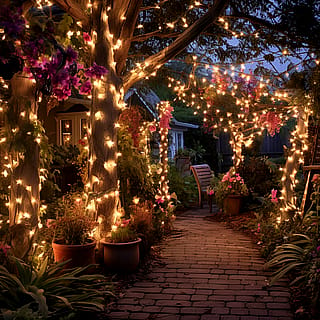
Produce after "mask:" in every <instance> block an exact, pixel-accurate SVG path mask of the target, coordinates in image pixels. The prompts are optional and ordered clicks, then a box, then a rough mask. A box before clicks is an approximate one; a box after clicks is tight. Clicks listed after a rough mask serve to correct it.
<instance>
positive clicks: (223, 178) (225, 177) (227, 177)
mask: <svg viewBox="0 0 320 320" xmlns="http://www.w3.org/2000/svg"><path fill="white" fill-rule="evenodd" d="M229 178H230V173H229V172H227V173H226V174H225V175H224V176H223V177H222V180H221V181H222V182H224V181H227V180H229Z"/></svg>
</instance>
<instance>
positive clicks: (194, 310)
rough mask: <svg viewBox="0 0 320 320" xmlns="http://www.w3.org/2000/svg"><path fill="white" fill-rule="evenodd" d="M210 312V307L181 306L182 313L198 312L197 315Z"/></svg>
mask: <svg viewBox="0 0 320 320" xmlns="http://www.w3.org/2000/svg"><path fill="white" fill-rule="evenodd" d="M208 312H210V308H195V307H191V308H188V307H187V308H180V313H181V314H197V315H201V314H204V313H208Z"/></svg>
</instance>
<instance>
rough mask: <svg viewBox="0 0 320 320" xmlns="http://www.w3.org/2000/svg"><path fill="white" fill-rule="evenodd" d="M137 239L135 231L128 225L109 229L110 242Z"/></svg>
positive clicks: (125, 241)
mask: <svg viewBox="0 0 320 320" xmlns="http://www.w3.org/2000/svg"><path fill="white" fill-rule="evenodd" d="M136 240H137V233H136V232H135V231H134V230H132V229H131V228H130V226H125V227H121V226H119V227H118V228H117V230H115V231H111V237H110V242H112V243H127V242H132V241H136Z"/></svg>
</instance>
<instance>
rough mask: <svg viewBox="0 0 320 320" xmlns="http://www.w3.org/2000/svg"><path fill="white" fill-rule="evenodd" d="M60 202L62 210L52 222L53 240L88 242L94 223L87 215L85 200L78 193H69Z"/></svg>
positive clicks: (75, 243)
mask: <svg viewBox="0 0 320 320" xmlns="http://www.w3.org/2000/svg"><path fill="white" fill-rule="evenodd" d="M62 204H63V206H62V212H60V217H58V219H57V220H56V222H55V224H54V228H55V235H54V241H59V242H61V243H63V244H70V245H79V244H84V243H86V242H88V239H89V237H90V233H91V232H92V230H93V229H94V227H95V226H96V223H95V221H94V220H93V218H92V217H90V216H88V215H87V213H86V205H85V201H83V200H82V198H81V196H80V197H79V195H78V194H69V195H68V196H66V197H65V198H64V199H63V203H62ZM61 214H62V215H61Z"/></svg>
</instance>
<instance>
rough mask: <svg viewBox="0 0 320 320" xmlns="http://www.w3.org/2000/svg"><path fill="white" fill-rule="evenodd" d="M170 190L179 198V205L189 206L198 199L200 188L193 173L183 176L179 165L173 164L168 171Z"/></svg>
mask: <svg viewBox="0 0 320 320" xmlns="http://www.w3.org/2000/svg"><path fill="white" fill-rule="evenodd" d="M168 180H169V190H170V193H173V192H174V193H175V194H176V195H177V198H178V199H179V202H178V207H183V208H188V207H190V206H191V205H193V204H194V203H196V201H197V199H198V188H197V184H196V180H195V179H194V176H193V175H189V176H184V177H183V176H182V175H181V174H180V172H179V171H178V169H177V167H176V166H174V165H172V166H170V167H169V171H168Z"/></svg>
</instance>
